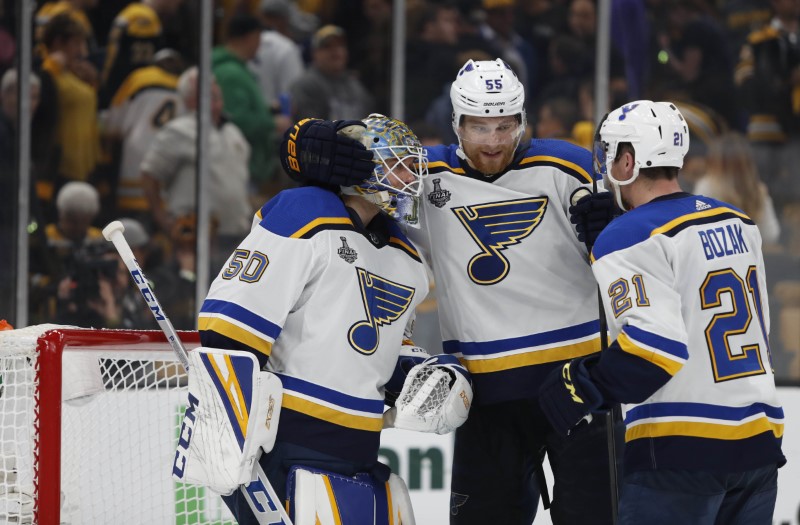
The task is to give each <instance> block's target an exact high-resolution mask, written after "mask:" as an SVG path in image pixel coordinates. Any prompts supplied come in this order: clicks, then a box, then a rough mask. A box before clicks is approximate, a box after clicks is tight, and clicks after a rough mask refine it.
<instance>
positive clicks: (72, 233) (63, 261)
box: [30, 182, 120, 327]
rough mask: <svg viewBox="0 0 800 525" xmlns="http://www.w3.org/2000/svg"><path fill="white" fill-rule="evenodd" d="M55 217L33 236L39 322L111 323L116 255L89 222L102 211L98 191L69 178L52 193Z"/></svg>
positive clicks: (34, 288) (113, 318)
mask: <svg viewBox="0 0 800 525" xmlns="http://www.w3.org/2000/svg"><path fill="white" fill-rule="evenodd" d="M56 209H57V211H58V222H56V223H53V224H48V225H47V227H46V228H45V231H44V235H34V236H32V238H31V249H32V254H31V264H30V267H31V298H32V301H31V304H32V305H34V308H33V310H34V311H33V312H32V317H38V318H39V319H34V321H37V322H45V321H47V322H56V323H63V324H74V325H78V326H87V327H88V326H94V327H113V326H117V324H118V323H119V321H120V315H119V313H120V312H119V308H118V306H117V301H116V299H115V296H116V295H115V289H116V288H118V286H119V285H118V283H117V266H118V263H117V260H116V256H115V254H113V253H109V251H108V249H109V245H108V243H107V242H106V240H105V239H104V238H103V234H102V232H101V231H100V230H99V229H98V228H95V227H93V226H92V225H91V224H92V221H93V220H94V218H95V217H96V216H97V214H98V213H99V212H100V198H99V195H98V193H97V190H95V189H94V187H92V186H91V185H90V184H87V183H85V182H69V183H67V184H65V185H64V186H63V187H62V188H61V190H60V191H59V192H58V196H57V197H56Z"/></svg>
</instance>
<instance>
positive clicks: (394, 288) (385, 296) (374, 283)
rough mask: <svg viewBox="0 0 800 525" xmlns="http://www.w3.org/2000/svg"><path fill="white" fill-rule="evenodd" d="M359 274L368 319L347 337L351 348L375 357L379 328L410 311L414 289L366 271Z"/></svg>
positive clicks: (378, 341) (361, 322) (359, 269)
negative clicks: (373, 354)
mask: <svg viewBox="0 0 800 525" xmlns="http://www.w3.org/2000/svg"><path fill="white" fill-rule="evenodd" d="M356 271H358V283H359V285H360V286H361V299H362V300H363V301H364V310H365V312H366V315H367V318H366V320H364V321H359V322H357V323H355V324H353V326H351V327H350V330H349V331H348V332H347V336H348V338H349V339H350V346H352V347H353V348H354V349H355V350H356V351H358V352H361V353H362V354H367V355H369V354H372V353H374V352H375V350H377V348H378V343H380V339H381V336H380V331H379V330H378V328H380V327H381V326H382V325H390V324H392V323H393V322H394V321H396V320H397V319H398V318H399V317H400V316H401V315H403V314H404V313H405V311H406V310H408V306H409V305H410V304H411V299H413V298H414V289H413V288H410V287H408V286H403V285H402V284H399V283H395V282H392V281H389V280H388V279H384V278H383V277H379V276H377V275H375V274H373V273H369V272H368V271H367V270H364V269H363V268H356Z"/></svg>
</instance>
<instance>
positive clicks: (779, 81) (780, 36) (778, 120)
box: [736, 0, 800, 212]
mask: <svg viewBox="0 0 800 525" xmlns="http://www.w3.org/2000/svg"><path fill="white" fill-rule="evenodd" d="M770 4H771V6H772V9H773V12H774V17H773V18H772V20H771V21H770V23H769V24H768V25H766V26H765V27H763V28H762V29H760V30H759V31H756V32H754V33H751V34H750V36H749V37H748V39H747V44H746V45H745V46H744V47H743V48H742V52H741V54H740V56H741V57H742V60H741V62H740V63H739V65H738V67H737V71H736V79H737V83H738V85H739V87H740V89H741V101H742V103H743V105H744V106H745V108H746V109H747V111H748V112H749V123H748V125H747V137H748V138H749V139H750V141H751V142H753V147H754V150H755V155H756V164H757V165H758V168H759V172H760V173H761V174H762V176H763V177H764V178H765V182H766V184H767V187H768V188H769V189H770V192H771V193H772V195H773V196H774V197H775V199H776V205H777V207H778V210H779V212H780V210H781V209H782V208H783V207H784V206H785V205H786V204H788V203H789V202H792V201H796V200H800V177H798V176H797V173H796V170H797V166H799V165H800V3H799V2H796V1H782V0H773V1H772V2H771V3H770Z"/></svg>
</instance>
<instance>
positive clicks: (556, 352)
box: [461, 336, 600, 374]
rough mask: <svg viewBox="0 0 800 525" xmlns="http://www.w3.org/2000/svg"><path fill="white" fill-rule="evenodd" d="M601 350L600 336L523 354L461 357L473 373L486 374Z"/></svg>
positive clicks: (571, 357)
mask: <svg viewBox="0 0 800 525" xmlns="http://www.w3.org/2000/svg"><path fill="white" fill-rule="evenodd" d="M599 351H600V337H599V336H598V337H595V338H594V339H589V340H588V341H583V342H581V343H576V344H569V345H564V346H558V347H555V348H548V349H546V350H532V351H530V352H525V353H522V354H515V355H510V356H506V357H496V358H494V359H464V358H462V359H461V362H462V364H463V365H464V366H465V367H466V368H467V370H469V371H470V373H472V374H486V373H489V372H501V371H503V370H511V369H513V368H521V367H523V366H532V365H541V364H544V363H553V362H556V361H565V360H568V359H574V358H576V357H583V356H585V355H589V354H593V353H595V352H599Z"/></svg>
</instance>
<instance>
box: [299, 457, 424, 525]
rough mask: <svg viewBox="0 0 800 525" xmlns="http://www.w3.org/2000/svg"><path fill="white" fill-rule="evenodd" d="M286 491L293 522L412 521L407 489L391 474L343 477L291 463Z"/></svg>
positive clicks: (409, 524)
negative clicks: (381, 477)
mask: <svg viewBox="0 0 800 525" xmlns="http://www.w3.org/2000/svg"><path fill="white" fill-rule="evenodd" d="M287 494H288V496H289V517H290V518H291V519H292V523H294V525H400V524H402V525H414V524H415V521H414V512H413V510H412V508H411V499H410V497H409V495H408V490H407V489H406V485H405V483H404V482H403V480H402V479H401V478H400V477H399V476H396V475H395V474H391V475H390V476H389V480H388V481H386V482H380V481H378V480H377V479H375V478H374V477H373V476H372V475H370V474H369V473H366V472H361V473H358V474H356V475H355V476H345V475H342V474H337V473H335V472H329V471H326V470H322V469H315V468H310V467H300V466H295V467H292V469H291V471H290V472H289V479H288V481H287Z"/></svg>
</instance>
